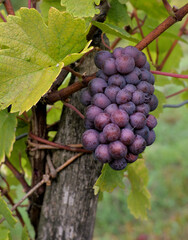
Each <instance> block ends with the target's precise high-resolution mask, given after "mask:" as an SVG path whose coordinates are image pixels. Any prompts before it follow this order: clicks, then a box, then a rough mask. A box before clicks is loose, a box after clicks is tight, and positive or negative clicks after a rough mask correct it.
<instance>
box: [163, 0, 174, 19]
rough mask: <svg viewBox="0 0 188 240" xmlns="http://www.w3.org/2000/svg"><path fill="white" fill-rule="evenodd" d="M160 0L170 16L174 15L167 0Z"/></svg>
mask: <svg viewBox="0 0 188 240" xmlns="http://www.w3.org/2000/svg"><path fill="white" fill-rule="evenodd" d="M162 1H163V4H164V7H165V8H166V10H167V12H168V13H169V14H170V15H171V16H173V17H175V16H176V15H175V13H174V11H173V9H172V7H171V6H170V4H169V2H168V1H167V0H162Z"/></svg>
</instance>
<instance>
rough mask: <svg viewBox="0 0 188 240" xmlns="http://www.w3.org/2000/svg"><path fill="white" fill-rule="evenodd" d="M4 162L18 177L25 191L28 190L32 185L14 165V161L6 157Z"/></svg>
mask: <svg viewBox="0 0 188 240" xmlns="http://www.w3.org/2000/svg"><path fill="white" fill-rule="evenodd" d="M4 164H5V165H6V166H7V167H8V168H9V169H10V170H11V172H12V173H13V174H14V176H15V177H16V178H17V179H18V181H19V182H20V183H21V185H22V186H23V188H24V191H25V192H28V191H29V190H30V186H29V185H28V183H27V182H26V180H25V178H24V175H23V174H21V173H20V172H19V171H18V170H17V169H16V168H15V167H14V166H13V165H12V163H11V162H10V161H9V160H8V158H7V157H6V158H5V162H4Z"/></svg>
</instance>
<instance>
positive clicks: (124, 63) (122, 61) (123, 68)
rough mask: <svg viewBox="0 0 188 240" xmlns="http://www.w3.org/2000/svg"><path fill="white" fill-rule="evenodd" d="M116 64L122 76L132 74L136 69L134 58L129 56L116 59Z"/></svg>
mask: <svg viewBox="0 0 188 240" xmlns="http://www.w3.org/2000/svg"><path fill="white" fill-rule="evenodd" d="M115 64H116V68H117V70H118V72H119V73H121V74H127V73H130V72H132V71H133V69H134V67H135V62H134V58H133V57H131V56H129V55H122V56H121V57H118V58H116V60H115Z"/></svg>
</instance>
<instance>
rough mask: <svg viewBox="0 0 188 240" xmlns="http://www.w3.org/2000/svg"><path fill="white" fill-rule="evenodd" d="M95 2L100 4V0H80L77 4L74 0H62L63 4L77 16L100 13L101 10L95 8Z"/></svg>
mask: <svg viewBox="0 0 188 240" xmlns="http://www.w3.org/2000/svg"><path fill="white" fill-rule="evenodd" d="M95 4H96V5H99V4H100V0H89V1H88V0H79V3H78V4H76V5H75V1H74V0H61V5H62V6H64V7H66V11H67V12H69V13H71V14H72V15H74V16H75V17H93V16H94V15H95V14H99V13H100V11H99V9H96V8H95Z"/></svg>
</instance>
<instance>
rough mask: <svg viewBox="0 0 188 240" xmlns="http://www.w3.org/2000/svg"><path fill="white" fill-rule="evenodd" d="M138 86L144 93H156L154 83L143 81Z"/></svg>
mask: <svg viewBox="0 0 188 240" xmlns="http://www.w3.org/2000/svg"><path fill="white" fill-rule="evenodd" d="M136 87H137V89H138V90H141V91H142V92H144V93H149V94H153V93H154V87H153V85H152V84H150V83H148V82H146V81H141V82H140V83H139V84H138V85H137V86H136Z"/></svg>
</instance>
